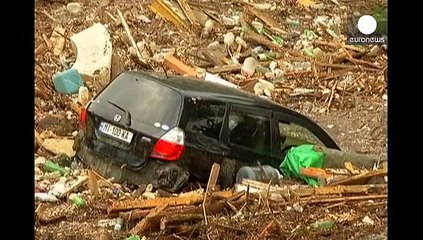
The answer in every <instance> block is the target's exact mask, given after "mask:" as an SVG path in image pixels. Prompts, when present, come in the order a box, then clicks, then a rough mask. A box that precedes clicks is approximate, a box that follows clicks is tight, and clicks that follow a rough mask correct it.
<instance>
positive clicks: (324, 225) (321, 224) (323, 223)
mask: <svg viewBox="0 0 423 240" xmlns="http://www.w3.org/2000/svg"><path fill="white" fill-rule="evenodd" d="M334 225H335V222H334V221H332V220H320V221H316V222H315V223H313V224H312V227H314V228H318V229H330V228H332V227H333V226H334Z"/></svg>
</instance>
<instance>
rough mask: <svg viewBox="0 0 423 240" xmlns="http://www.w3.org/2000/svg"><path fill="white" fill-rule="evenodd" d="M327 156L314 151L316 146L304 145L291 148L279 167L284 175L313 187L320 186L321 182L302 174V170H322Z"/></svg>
mask: <svg viewBox="0 0 423 240" xmlns="http://www.w3.org/2000/svg"><path fill="white" fill-rule="evenodd" d="M324 158H325V154H324V153H323V152H317V151H315V150H314V145H311V144H304V145H300V146H298V147H293V148H291V149H290V150H289V151H288V153H287V154H286V156H285V160H284V161H283V162H282V163H281V165H280V166H279V169H280V170H281V171H282V173H283V174H284V175H285V176H287V177H290V178H299V179H302V180H304V181H305V182H307V183H308V184H309V185H311V186H319V182H318V181H317V180H316V179H314V178H310V177H306V176H304V175H302V174H301V172H300V171H301V168H307V167H315V168H322V167H323V161H324Z"/></svg>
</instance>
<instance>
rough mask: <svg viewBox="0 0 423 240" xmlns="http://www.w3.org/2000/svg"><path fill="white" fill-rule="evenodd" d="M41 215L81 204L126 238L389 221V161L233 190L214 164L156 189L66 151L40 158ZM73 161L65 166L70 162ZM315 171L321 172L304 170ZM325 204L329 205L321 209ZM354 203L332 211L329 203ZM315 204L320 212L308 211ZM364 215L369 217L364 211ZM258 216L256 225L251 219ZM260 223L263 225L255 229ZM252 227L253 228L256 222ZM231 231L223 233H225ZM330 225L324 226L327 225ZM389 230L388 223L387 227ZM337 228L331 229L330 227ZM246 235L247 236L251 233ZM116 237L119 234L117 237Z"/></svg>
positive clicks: (67, 214)
mask: <svg viewBox="0 0 423 240" xmlns="http://www.w3.org/2000/svg"><path fill="white" fill-rule="evenodd" d="M35 164H36V169H35V173H36V175H35V182H36V183H35V192H36V193H35V199H36V205H37V206H36V210H35V213H36V219H37V223H38V224H41V225H48V224H51V223H54V222H57V221H60V220H64V219H67V218H72V217H73V216H75V215H76V214H78V213H79V212H78V210H80V209H84V208H85V209H87V208H88V209H91V210H90V211H93V212H95V211H100V212H101V213H102V215H103V217H104V216H105V217H107V218H106V219H100V220H98V222H97V224H96V225H97V227H100V228H108V229H109V230H111V229H114V230H113V231H114V235H116V236H115V237H118V238H119V239H121V238H124V237H128V236H129V237H130V238H128V239H140V236H143V237H145V236H170V235H174V236H175V235H176V236H185V237H188V236H191V237H198V238H203V237H204V235H207V234H210V232H214V234H218V235H219V234H220V235H219V236H226V235H225V234H228V233H226V232H232V233H230V234H235V235H241V236H242V235H245V236H246V237H249V238H251V237H253V238H255V237H266V236H270V237H272V236H275V235H279V236H281V234H282V236H284V238H287V237H288V238H289V236H291V237H292V236H294V235H295V234H296V233H295V232H296V231H303V230H306V229H309V228H310V227H313V228H315V229H316V231H317V232H316V233H315V234H316V236H318V235H319V234H328V233H327V232H325V231H328V229H329V230H330V229H332V228H335V225H339V226H340V227H342V225H343V224H355V225H356V226H358V227H360V226H363V225H364V226H365V225H368V226H373V225H375V224H376V225H377V226H379V228H380V226H384V224H386V212H387V209H386V208H387V184H386V181H387V178H386V175H387V170H386V165H383V166H380V168H379V169H375V170H371V171H370V170H365V169H363V170H360V169H356V168H354V167H353V166H352V164H351V163H348V162H347V163H346V164H345V166H346V168H345V169H320V172H319V176H323V178H319V180H322V181H323V182H322V186H320V187H311V186H307V185H304V184H301V183H299V182H298V181H295V180H293V179H282V180H280V181H279V182H277V184H271V183H270V182H269V183H264V182H259V181H255V180H250V179H243V180H242V183H241V184H236V185H235V186H234V188H232V189H226V190H223V191H222V190H220V189H219V185H217V179H218V175H219V170H220V166H219V165H218V164H214V165H213V167H212V170H211V173H210V178H209V181H208V183H207V186H206V188H205V189H204V188H201V187H200V188H198V189H196V190H193V191H190V192H184V193H181V194H171V193H168V192H165V191H163V190H160V189H158V190H156V191H153V187H152V185H150V184H149V185H147V186H140V187H139V188H137V189H135V190H133V191H131V190H130V188H128V187H125V186H123V185H119V184H114V183H112V182H111V181H110V180H107V179H104V178H103V177H102V176H100V175H99V174H97V173H96V172H94V171H92V170H87V169H84V168H81V167H82V166H81V165H80V163H77V162H74V161H72V159H71V158H69V157H68V156H67V155H66V154H61V155H59V156H57V157H56V158H54V159H53V160H51V161H50V160H46V159H45V158H43V157H38V158H36V159H35ZM63 166H65V167H63ZM307 172H308V176H317V175H316V174H314V175H313V174H310V173H311V172H313V171H307V169H304V171H303V173H304V174H305V175H307ZM315 206H319V208H320V209H322V212H316V211H315V210H314V208H315ZM344 208H345V209H348V211H347V212H345V211H341V212H343V213H340V214H332V213H330V212H329V211H328V209H341V210H343V209H344ZM310 210H314V211H315V214H317V215H306V212H307V211H310ZM292 211H294V212H296V213H298V214H300V215H301V218H302V221H298V222H297V223H296V224H298V226H297V227H295V228H294V229H293V230H289V231H288V230H287V229H290V226H287V225H286V224H281V223H280V222H279V221H281V218H282V219H284V218H285V215H286V216H289V215H290V214H291V212H292ZM360 214H363V215H365V216H360ZM263 217H264V218H265V219H267V218H270V219H271V220H266V221H268V224H266V225H265V226H254V223H251V222H250V220H251V219H258V218H263ZM249 222H250V225H249ZM256 227H258V229H257V231H252V230H253V229H255V228H256ZM250 228H251V229H250ZM222 231H224V232H225V234H223V232H222ZM319 231H322V232H319ZM382 231H383V229H382ZM329 234H330V233H329ZM245 236H244V237H245ZM114 239H115V238H114Z"/></svg>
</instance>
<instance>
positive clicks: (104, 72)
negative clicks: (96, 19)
mask: <svg viewBox="0 0 423 240" xmlns="http://www.w3.org/2000/svg"><path fill="white" fill-rule="evenodd" d="M70 39H71V43H72V46H73V48H74V51H75V52H76V53H77V58H76V61H75V64H74V65H73V66H72V69H76V70H78V72H79V74H81V76H82V79H83V80H84V81H85V82H87V83H89V84H91V85H92V86H94V87H96V88H97V90H101V89H103V87H104V86H105V85H106V84H107V83H109V81H110V73H111V65H112V42H111V41H110V35H109V33H108V31H107V29H106V27H104V26H103V25H102V24H100V23H96V24H94V25H92V26H91V27H89V28H87V29H85V30H83V31H82V32H79V33H77V34H75V35H73V36H72V37H71V38H70ZM78 90H79V87H78Z"/></svg>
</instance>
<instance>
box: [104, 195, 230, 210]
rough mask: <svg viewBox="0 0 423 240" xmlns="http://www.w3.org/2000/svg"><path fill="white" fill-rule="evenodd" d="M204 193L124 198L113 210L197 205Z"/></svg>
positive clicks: (117, 202) (113, 204) (116, 202)
mask: <svg viewBox="0 0 423 240" xmlns="http://www.w3.org/2000/svg"><path fill="white" fill-rule="evenodd" d="M232 195H233V192H232V191H221V192H215V193H213V194H212V196H211V198H213V199H214V198H221V199H226V198H229V197H231V196H232ZM203 198H204V194H200V193H199V194H196V195H191V196H185V197H169V198H156V199H124V200H117V201H114V202H113V203H112V206H111V209H110V210H111V211H122V210H131V209H146V208H154V207H157V206H161V205H164V204H168V205H169V206H179V205H196V204H199V203H201V202H202V201H203Z"/></svg>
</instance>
